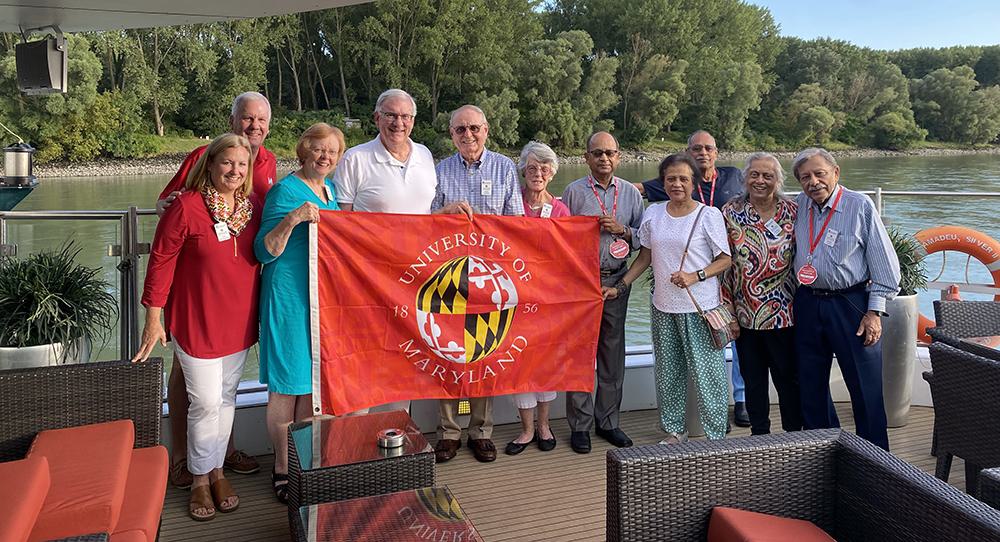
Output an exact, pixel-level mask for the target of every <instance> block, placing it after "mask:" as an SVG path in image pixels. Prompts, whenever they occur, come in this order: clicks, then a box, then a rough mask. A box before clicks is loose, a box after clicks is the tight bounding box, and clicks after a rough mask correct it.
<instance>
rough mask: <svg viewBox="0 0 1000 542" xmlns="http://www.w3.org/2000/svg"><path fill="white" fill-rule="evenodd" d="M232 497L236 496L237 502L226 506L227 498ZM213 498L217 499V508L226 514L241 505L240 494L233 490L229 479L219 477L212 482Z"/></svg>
mask: <svg viewBox="0 0 1000 542" xmlns="http://www.w3.org/2000/svg"><path fill="white" fill-rule="evenodd" d="M230 497H236V504H234V505H233V506H229V507H226V506H225V503H226V500H227V499H229V498H230ZM212 500H213V501H215V509H216V510H218V511H219V512H222V513H224V514H225V513H227V512H232V511H233V510H236V509H237V508H239V507H240V498H239V496H238V495H236V493H235V492H234V491H233V486H232V485H230V484H229V480H226V479H225V478H219V479H218V480H216V481H214V482H212Z"/></svg>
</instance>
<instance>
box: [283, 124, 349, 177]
mask: <svg viewBox="0 0 1000 542" xmlns="http://www.w3.org/2000/svg"><path fill="white" fill-rule="evenodd" d="M330 136H333V137H334V139H336V140H337V143H338V144H339V145H340V150H339V151H337V159H336V160H334V161H333V165H334V166H336V165H337V164H339V163H340V159H341V158H343V157H344V152H345V151H346V150H347V148H346V147H347V143H346V142H345V141H344V132H341V131H340V128H337V127H335V126H330V125H329V124H327V123H325V122H317V123H316V124H313V125H312V126H310V127H308V128H306V131H305V132H302V136H300V137H299V142H298V144H296V145H295V156H297V157H298V158H299V165H302V164H304V163H305V161H306V158H309V145H310V144H312V142H313V141H319V140H321V139H326V138H328V137H330Z"/></svg>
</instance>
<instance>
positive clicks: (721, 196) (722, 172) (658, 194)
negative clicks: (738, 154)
mask: <svg viewBox="0 0 1000 542" xmlns="http://www.w3.org/2000/svg"><path fill="white" fill-rule="evenodd" d="M715 173H716V176H715V194H714V197H713V194H712V181H706V180H705V179H699V180H698V182H697V184H695V186H694V190H693V191H692V192H691V199H693V200H695V201H698V202H701V203H704V204H705V205H711V206H712V207H715V208H716V209H719V210H720V211H721V210H722V206H723V205H725V204H726V203H728V202H729V200H731V199H733V198H735V197H736V196H738V195H740V194H742V193H743V172H742V171H740V169H739V168H735V167H729V166H716V168H715ZM642 186H643V188H644V189H645V190H646V198H647V199H648V200H649V202H650V203H652V202H654V201H667V200H668V199H670V196H668V195H667V193H666V191H664V190H663V180H662V179H650V180H648V181H646V182H644V183H642ZM702 198H704V199H702Z"/></svg>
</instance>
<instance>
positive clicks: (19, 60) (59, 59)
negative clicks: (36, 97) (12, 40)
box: [14, 37, 67, 94]
mask: <svg viewBox="0 0 1000 542" xmlns="http://www.w3.org/2000/svg"><path fill="white" fill-rule="evenodd" d="M14 57H15V63H16V65H17V88H19V89H20V90H21V92H23V93H25V94H52V93H55V92H62V93H65V92H66V66H67V63H66V38H64V37H48V38H45V39H43V40H39V41H31V42H27V43H18V44H17V45H16V46H15V47H14Z"/></svg>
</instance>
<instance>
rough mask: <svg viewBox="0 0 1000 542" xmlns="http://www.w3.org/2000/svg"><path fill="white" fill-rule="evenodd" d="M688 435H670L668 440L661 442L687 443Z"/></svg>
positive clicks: (685, 433) (661, 442)
mask: <svg viewBox="0 0 1000 542" xmlns="http://www.w3.org/2000/svg"><path fill="white" fill-rule="evenodd" d="M687 440H688V435H687V432H684V433H668V434H667V438H665V439H663V440H661V441H660V442H659V443H660V444H681V443H682V442H687Z"/></svg>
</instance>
